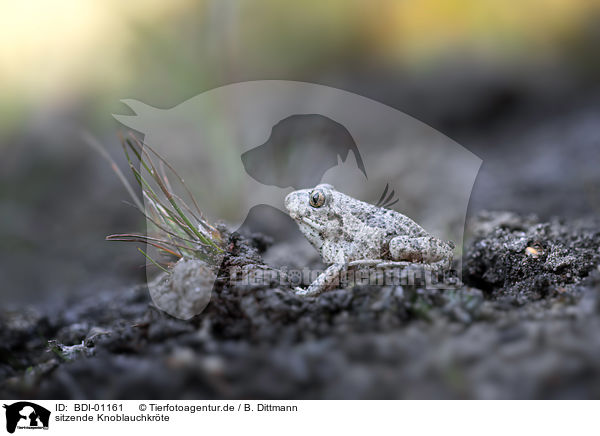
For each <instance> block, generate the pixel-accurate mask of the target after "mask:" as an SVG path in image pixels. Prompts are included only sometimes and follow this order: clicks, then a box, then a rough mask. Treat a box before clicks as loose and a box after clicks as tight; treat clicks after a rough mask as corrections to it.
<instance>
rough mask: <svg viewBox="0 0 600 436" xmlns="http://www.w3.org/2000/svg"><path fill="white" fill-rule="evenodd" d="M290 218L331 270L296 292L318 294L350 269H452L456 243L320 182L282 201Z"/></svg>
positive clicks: (391, 211)
mask: <svg viewBox="0 0 600 436" xmlns="http://www.w3.org/2000/svg"><path fill="white" fill-rule="evenodd" d="M285 207H286V209H287V210H288V212H289V215H290V217H291V218H292V219H293V220H294V221H296V222H297V223H298V226H299V227H300V231H301V232H302V233H303V234H304V236H306V238H307V239H308V240H309V241H310V243H311V244H312V245H313V246H314V247H315V248H316V249H317V250H318V251H319V253H320V254H321V258H322V259H323V261H324V262H325V263H327V264H329V265H330V266H329V267H328V268H327V270H326V271H325V272H323V273H322V274H321V275H320V276H319V277H318V278H317V279H316V280H315V281H314V282H313V283H312V284H311V285H310V286H309V287H308V288H307V289H300V288H298V289H297V294H299V295H307V296H316V295H319V294H320V293H322V292H324V291H326V290H328V289H330V288H331V287H332V285H334V284H336V283H337V280H338V279H339V276H340V275H341V274H342V272H344V271H345V270H346V269H347V268H348V267H354V266H358V267H360V266H374V267H378V268H388V267H390V268H391V267H400V266H407V265H411V264H421V265H423V266H424V267H426V268H428V269H429V270H440V269H444V268H450V265H451V263H452V254H453V249H454V244H453V243H452V242H445V241H442V240H440V239H438V238H436V237H434V236H432V235H430V234H429V233H427V232H426V231H425V230H424V229H423V228H422V227H421V226H419V225H418V224H417V223H416V222H414V221H413V220H411V219H410V218H408V217H406V216H404V215H402V214H401V213H398V212H396V211H393V210H389V209H385V208H382V207H377V206H374V205H372V204H369V203H365V202H363V201H360V200H356V199H355V198H352V197H350V196H348V195H345V194H343V193H341V192H338V191H336V190H335V189H334V188H333V186H331V185H328V184H321V185H318V186H316V187H315V188H314V189H302V190H299V191H294V192H292V193H290V194H289V195H288V196H287V197H286V198H285Z"/></svg>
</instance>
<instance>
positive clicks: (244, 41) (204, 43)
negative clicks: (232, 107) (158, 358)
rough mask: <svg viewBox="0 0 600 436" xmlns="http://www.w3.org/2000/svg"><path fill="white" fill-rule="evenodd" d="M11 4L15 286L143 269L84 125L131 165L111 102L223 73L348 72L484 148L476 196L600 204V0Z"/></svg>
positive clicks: (2, 118) (94, 282)
mask: <svg viewBox="0 0 600 436" xmlns="http://www.w3.org/2000/svg"><path fill="white" fill-rule="evenodd" d="M1 5H2V13H0V91H1V92H0V149H1V151H2V158H1V159H0V171H1V172H0V183H1V185H0V195H1V198H0V216H1V219H2V226H0V250H1V251H0V280H1V281H2V286H1V291H0V292H1V293H0V304H1V305H2V306H3V307H5V306H7V305H13V304H14V305H16V304H21V303H23V302H29V303H36V302H43V301H46V300H47V299H48V298H56V297H57V296H60V295H78V294H79V293H85V292H95V291H96V289H99V288H101V287H102V286H107V285H109V286H112V284H111V283H109V280H112V281H114V282H115V283H121V282H134V281H139V280H140V279H142V278H143V277H144V271H143V269H142V268H140V265H142V264H143V263H144V262H143V259H141V256H140V255H139V253H138V252H137V251H136V250H135V248H134V247H133V246H127V245H120V244H116V243H108V242H105V241H104V237H105V236H106V235H107V234H110V233H120V232H126V231H133V230H138V231H143V229H144V227H143V220H142V219H141V217H140V215H139V214H138V213H137V212H135V211H134V210H133V209H132V208H129V207H127V206H125V205H123V204H122V202H121V200H127V199H128V198H127V195H126V193H125V191H124V190H123V189H122V187H121V186H120V185H119V182H118V181H117V180H116V178H115V177H114V175H113V173H112V172H111V170H110V168H109V166H108V165H107V164H106V162H104V161H103V160H101V159H100V158H99V156H98V155H97V154H96V153H95V152H94V151H92V150H91V149H89V148H88V147H87V146H85V145H84V144H83V143H82V141H81V135H80V134H81V131H82V129H84V130H88V131H90V132H92V133H93V134H94V135H96V136H97V137H98V138H99V139H100V140H101V141H103V143H105V144H106V145H107V146H108V147H109V149H110V152H111V154H112V155H113V156H114V157H115V159H117V160H118V161H119V162H120V163H121V164H122V168H126V166H125V162H124V159H123V158H122V157H121V153H120V149H119V145H118V140H117V136H116V132H117V130H118V129H119V128H120V125H119V124H118V123H117V122H116V121H115V120H114V119H113V118H112V117H111V114H112V113H126V111H127V109H125V107H124V106H123V105H121V104H120V103H119V100H120V99H123V98H135V99H137V100H140V101H143V102H145V103H147V104H149V105H152V106H156V107H161V108H168V107H172V106H174V105H176V104H178V103H180V102H182V101H184V100H185V99H187V98H190V97H193V96H195V95H197V94H198V93H200V92H202V91H205V90H208V89H211V88H214V87H216V86H221V85H225V84H228V83H233V82H238V81H245V80H263V79H282V80H301V81H307V82H316V83H320V84H324V85H328V86H334V87H338V88H343V89H345V90H348V91H351V92H355V93H357V94H361V95H364V96H367V97H370V98H373V99H375V100H378V101H381V102H383V103H385V104H388V105H390V106H392V107H394V108H396V109H398V110H401V111H403V112H405V113H408V114H409V115H412V116H414V117H415V118H417V119H419V120H421V121H423V122H425V123H427V124H429V125H431V126H432V127H434V128H436V129H437V130H439V131H441V132H442V133H444V134H446V135H448V136H449V137H451V138H452V139H454V140H456V141H457V142H458V143H459V144H461V145H463V146H464V147H466V148H468V149H469V150H471V151H473V152H474V153H476V154H477V155H479V156H480V157H481V158H482V159H483V166H482V168H481V171H480V174H479V177H478V180H477V182H476V184H475V188H474V191H473V197H472V201H471V205H470V213H471V214H473V213H476V212H477V211H478V210H481V209H490V208H491V209H511V210H516V211H519V212H536V213H538V214H540V215H541V216H542V217H548V216H551V215H556V214H558V215H561V216H565V217H568V218H574V217H579V216H583V215H590V214H597V213H598V209H599V208H600V206H599V201H600V200H599V198H600V197H599V194H600V192H599V186H600V172H599V171H597V168H598V163H599V161H600V159H599V158H600V127H599V126H600V124H599V123H598V115H599V114H600V99H599V97H600V92H599V91H600V89H599V86H598V80H597V78H598V77H599V76H598V73H599V72H600V61H599V58H598V55H597V47H598V43H599V42H600V28H599V26H598V24H597V23H598V22H599V20H598V17H599V16H600V14H599V11H600V9H599V6H600V3H599V2H597V1H583V0H582V1H567V0H545V1H542V0H536V1H523V2H519V3H518V4H517V3H514V2H506V1H500V0H495V1H492V0H490V1H464V0H460V1H456V0H454V1H452V0H438V1H432V0H426V1H404V2H396V1H375V2H366V1H360V2H359V1H343V2H342V1H333V2H317V1H308V2H301V3H300V2H299V3H292V2H281V1H274V0H273V1H260V2H256V1H249V2H231V1H216V0H215V1H204V2H191V1H187V0H177V1H174V2H159V1H155V0H153V1H150V2H148V1H143V2H142V1H141V0H139V1H130V2H117V1H116V0H107V1H104V2H91V1H78V0H65V1H58V2H45V1H41V0H40V1H27V0H25V1H4V2H2V3H1Z"/></svg>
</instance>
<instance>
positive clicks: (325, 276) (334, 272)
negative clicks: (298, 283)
mask: <svg viewBox="0 0 600 436" xmlns="http://www.w3.org/2000/svg"><path fill="white" fill-rule="evenodd" d="M346 268H347V264H345V263H334V264H333V265H330V266H329V268H327V269H326V270H325V271H324V272H323V273H321V274H320V275H319V277H317V278H316V279H315V281H314V282H312V283H311V284H310V286H309V287H308V288H307V289H301V288H297V289H296V295H304V296H307V297H316V296H317V295H319V294H322V293H323V292H325V291H327V290H329V289H331V288H332V287H334V286H335V285H337V284H339V278H340V275H341V274H342V272H343V271H345V270H346Z"/></svg>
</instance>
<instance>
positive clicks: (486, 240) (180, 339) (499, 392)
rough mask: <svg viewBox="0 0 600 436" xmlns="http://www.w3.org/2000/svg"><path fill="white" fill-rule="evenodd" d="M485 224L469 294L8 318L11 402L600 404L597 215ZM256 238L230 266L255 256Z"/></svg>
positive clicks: (247, 291) (389, 292)
mask: <svg viewBox="0 0 600 436" xmlns="http://www.w3.org/2000/svg"><path fill="white" fill-rule="evenodd" d="M475 224H476V226H475V230H474V231H475V232H476V233H477V234H478V235H479V236H477V237H476V238H475V240H474V241H473V242H472V244H471V245H470V246H469V248H468V250H467V253H466V256H465V265H464V277H463V278H464V282H465V283H466V285H465V286H464V287H463V288H462V289H459V290H452V291H443V290H425V289H418V288H401V287H369V286H365V287H355V288H354V289H340V290H335V291H331V292H329V293H326V294H323V295H322V296H320V297H318V298H305V297H298V296H295V295H294V294H293V293H292V292H291V290H290V289H285V288H281V287H277V286H274V287H270V288H265V287H250V286H242V287H239V286H237V287H236V286H229V285H227V284H221V285H218V286H217V287H216V288H215V289H214V290H213V297H212V301H211V303H210V304H209V306H208V307H207V309H206V310H205V312H204V313H202V314H201V315H199V316H197V317H196V318H194V319H193V320H191V321H182V320H178V319H174V318H171V317H169V316H168V315H165V314H164V313H162V312H160V311H159V310H157V309H156V308H154V307H153V306H152V304H150V301H149V295H148V291H147V289H146V287H145V286H138V287H134V288H129V289H118V290H114V291H112V292H105V293H102V294H101V295H98V296H91V297H88V298H86V299H83V300H77V301H75V300H73V301H70V302H67V303H66V304H61V305H57V307H55V308H48V310H47V311H45V312H33V311H25V312H22V311H21V312H12V313H7V312H4V313H2V315H1V318H0V325H1V328H0V332H1V333H0V344H1V346H0V356H1V358H2V359H1V361H2V362H3V363H2V364H1V365H0V380H2V382H1V385H0V396H2V397H12V398H21V397H23V398H79V399H82V398H98V399H100V398H149V397H152V398H198V397H201V398H597V397H600V335H599V334H598V333H599V332H600V317H599V316H598V315H599V314H600V270H599V269H598V267H597V265H598V264H599V263H600V253H599V251H598V246H600V223H598V222H594V221H593V220H587V221H581V222H569V223H564V222H561V221H558V220H553V221H550V222H545V223H538V222H536V220H535V219H534V218H532V217H528V218H522V217H519V216H517V215H514V214H510V213H496V214H486V215H484V216H482V217H480V218H479V219H478V220H477V221H476V223H475ZM250 243H251V242H248V240H246V239H244V238H236V244H238V246H239V245H241V246H242V247H243V248H245V249H244V250H237V253H244V255H242V256H241V257H240V256H237V257H236V256H234V258H233V259H231V260H232V261H235V262H237V263H238V264H239V263H246V264H248V265H252V264H253V262H255V261H256V254H257V253H258V250H257V249H254V248H253V247H248V246H246V244H250ZM248 253H250V254H253V255H248ZM49 341H50V342H49Z"/></svg>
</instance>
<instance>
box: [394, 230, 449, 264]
mask: <svg viewBox="0 0 600 436" xmlns="http://www.w3.org/2000/svg"><path fill="white" fill-rule="evenodd" d="M453 248H454V247H453V246H452V244H451V243H448V242H444V241H441V240H439V239H437V238H435V237H433V236H423V237H420V238H411V237H408V236H396V237H395V238H393V239H392V240H391V241H390V255H391V257H392V259H394V260H397V261H402V260H405V261H409V262H423V263H429V264H432V263H438V262H442V263H443V262H444V261H446V262H448V264H450V263H451V262H452V252H453Z"/></svg>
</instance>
